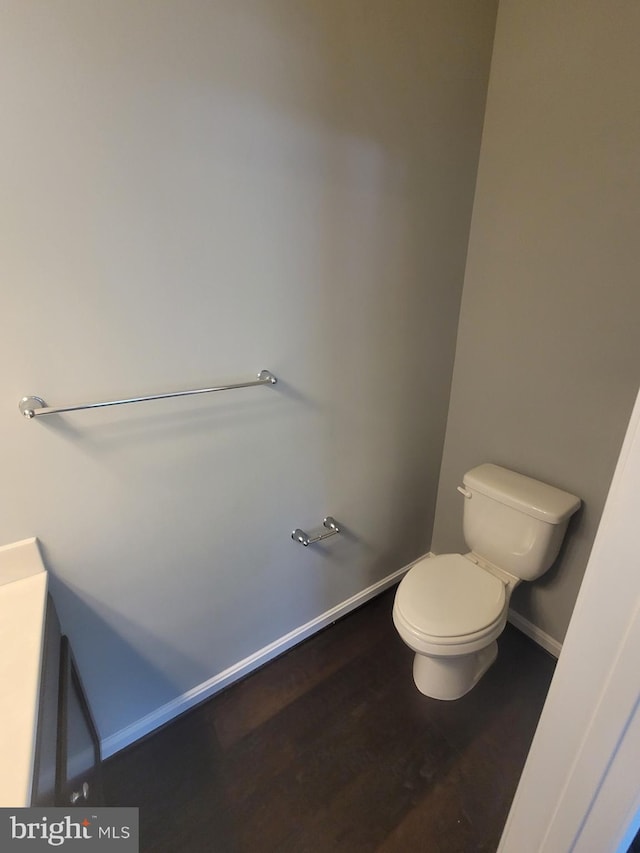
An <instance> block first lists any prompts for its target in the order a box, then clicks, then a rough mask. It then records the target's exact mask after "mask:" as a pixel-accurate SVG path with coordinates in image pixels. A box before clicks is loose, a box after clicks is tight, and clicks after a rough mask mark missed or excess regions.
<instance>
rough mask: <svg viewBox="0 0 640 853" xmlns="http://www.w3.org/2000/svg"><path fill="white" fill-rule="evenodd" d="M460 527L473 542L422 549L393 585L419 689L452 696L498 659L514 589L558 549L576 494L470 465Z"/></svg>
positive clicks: (399, 624) (545, 565)
mask: <svg viewBox="0 0 640 853" xmlns="http://www.w3.org/2000/svg"><path fill="white" fill-rule="evenodd" d="M463 482H464V487H462V486H458V491H459V492H461V493H462V494H463V495H464V498H465V500H464V512H463V532H464V539H465V542H466V543H467V545H468V547H469V548H470V549H471V551H470V552H469V553H468V554H464V555H462V554H443V555H441V556H439V557H425V558H424V559H423V560H420V561H419V562H418V563H416V564H415V565H414V566H413V567H412V568H411V569H409V571H408V572H407V574H406V575H405V576H404V578H403V580H402V582H401V583H400V586H399V587H398V590H397V592H396V597H395V602H394V605H393V621H394V624H395V626H396V628H397V629H398V633H399V634H400V636H401V637H402V639H403V640H404V641H405V643H406V644H407V645H408V646H409V648H411V649H413V651H414V652H415V653H416V655H415V659H414V662H413V679H414V681H415V683H416V687H417V688H418V690H419V691H420V692H421V693H424V694H425V696H431V697H433V698H434V699H459V698H460V697H461V696H464V694H465V693H468V692H469V690H471V688H472V687H473V686H474V685H475V684H476V683H477V681H478V680H479V679H480V678H481V677H482V676H483V675H484V673H485V672H486V671H487V669H488V668H489V667H490V666H491V664H492V663H493V662H494V660H495V659H496V656H497V654H498V644H497V642H496V638H497V637H499V636H500V634H501V633H502V631H503V629H504V626H505V624H506V622H507V612H508V609H509V599H510V597H511V593H512V592H513V590H514V589H515V587H516V586H517V585H518V584H519V583H520V581H521V580H524V581H532V580H535V579H536V578H539V577H540V575H542V574H544V572H546V571H547V569H548V568H550V566H551V565H552V563H553V561H554V560H555V558H556V557H557V555H558V551H559V550H560V545H561V544H562V540H563V538H564V534H565V531H566V529H567V524H568V522H569V518H570V517H571V516H572V515H573V513H574V512H575V511H576V510H577V509H578V507H579V506H580V499H579V498H577V497H575V495H570V494H569V493H568V492H563V491H562V490H560V489H556V488H555V487H553V486H548V485H546V484H545V483H541V482H539V481H538V480H533V479H531V478H530V477H525V476H523V475H522V474H516V473H515V472H514V471H509V470H508V469H507V468H501V467H499V466H498V465H490V464H485V465H479V466H478V467H477V468H473V469H472V470H471V471H469V472H467V473H466V474H465V475H464V478H463Z"/></svg>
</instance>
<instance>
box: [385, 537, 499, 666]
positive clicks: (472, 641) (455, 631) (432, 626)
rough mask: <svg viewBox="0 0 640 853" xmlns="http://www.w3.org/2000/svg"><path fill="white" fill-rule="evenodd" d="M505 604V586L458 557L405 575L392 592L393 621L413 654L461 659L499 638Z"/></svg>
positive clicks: (425, 563) (431, 561) (428, 561)
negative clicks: (393, 600)
mask: <svg viewBox="0 0 640 853" xmlns="http://www.w3.org/2000/svg"><path fill="white" fill-rule="evenodd" d="M506 601H507V596H506V592H505V585H504V583H503V582H502V581H500V580H499V579H498V578H497V577H495V575H492V574H491V573H490V572H488V571H486V570H485V569H483V568H482V567H481V566H479V565H478V564H476V563H473V562H472V561H471V560H469V559H467V558H466V557H463V556H462V554H443V555H441V556H439V557H428V558H425V559H424V560H421V561H420V562H418V563H416V564H415V566H413V567H412V568H411V569H410V570H409V571H408V572H407V574H406V575H405V577H404V578H403V580H402V581H401V583H400V585H399V587H398V590H397V592H396V597H395V603H394V608H393V618H394V621H395V623H396V626H397V627H398V629H399V630H400V629H403V630H402V634H403V635H404V636H405V639H406V640H407V641H408V640H409V638H410V639H411V641H412V642H411V643H410V645H411V646H412V647H414V648H416V650H423V651H425V652H427V653H428V652H432V653H433V652H434V651H435V650H436V648H440V650H441V651H440V653H441V654H445V655H447V654H464V653H465V652H466V651H467V650H470V648H471V647H472V646H473V647H474V648H475V647H479V646H482V645H484V644H485V643H488V642H491V640H492V639H494V638H495V637H497V636H498V635H499V634H500V633H501V632H502V629H503V628H504V625H505V622H506V611H507V608H506V606H505V605H506ZM407 635H408V636H407ZM453 646H455V647H458V646H463V647H464V648H463V649H458V648H455V649H454V648H452V647H453ZM444 647H449V648H444Z"/></svg>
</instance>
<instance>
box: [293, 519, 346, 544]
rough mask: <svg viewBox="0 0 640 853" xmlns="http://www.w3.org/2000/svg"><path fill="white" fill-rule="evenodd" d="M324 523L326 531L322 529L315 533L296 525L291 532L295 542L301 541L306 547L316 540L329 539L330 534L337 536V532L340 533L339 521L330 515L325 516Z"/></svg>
mask: <svg viewBox="0 0 640 853" xmlns="http://www.w3.org/2000/svg"><path fill="white" fill-rule="evenodd" d="M322 525H323V527H324V528H325V530H324V532H323V531H322V530H321V531H320V532H317V533H315V534H311V533H307V532H306V531H304V530H300V528H299V527H296V529H295V530H294V531H293V533H292V534H291V538H292V539H293V541H294V542H299V543H300V544H301V545H304V547H305V548H306V547H307V545H313V544H314V543H315V542H322V540H323V539H328V538H329V537H330V536H335V535H336V533H340V527H339V525H338V522H337V521H336V520H335V518H332V517H331V516H330V515H328V516H327V517H326V518H325V520H324V521H323V522H322Z"/></svg>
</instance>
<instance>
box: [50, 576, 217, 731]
mask: <svg viewBox="0 0 640 853" xmlns="http://www.w3.org/2000/svg"><path fill="white" fill-rule="evenodd" d="M45 562H46V560H45ZM49 580H50V585H49V588H50V592H51V596H52V598H53V600H54V603H55V605H56V609H57V610H58V613H59V615H60V622H61V625H62V633H63V634H67V635H68V636H69V639H70V641H71V646H72V648H73V652H74V655H75V658H76V660H77V662H78V669H79V670H80V677H81V678H82V682H83V684H84V686H85V688H86V690H87V693H88V695H89V697H91V696H100V708H99V711H100V714H99V716H98V720H97V721H96V724H97V726H98V729H99V734H100V737H101V739H102V740H104V739H105V737H108V736H109V735H112V734H114V732H116V731H119V730H120V729H121V728H124V727H125V726H126V725H127V724H128V723H130V722H131V721H132V720H139V719H141V718H142V717H144V716H145V715H146V714H147V713H148V712H149V709H150V708H159V707H161V706H162V705H164V704H165V703H167V702H169V701H171V700H172V699H174V698H175V697H176V695H179V694H180V693H182V692H183V690H184V683H183V684H176V683H175V682H173V681H171V680H170V679H168V678H167V675H166V673H167V672H171V671H173V672H180V673H183V675H184V679H185V681H186V682H187V683H189V684H198V683H199V682H201V681H203V680H204V676H203V671H202V668H201V667H198V666H197V665H196V664H195V663H194V662H193V661H192V660H190V659H189V657H188V656H185V655H182V654H181V653H180V651H179V649H178V648H177V647H176V645H175V643H170V644H169V643H166V642H164V641H163V640H162V639H161V637H160V636H159V634H158V633H155V632H153V631H150V630H148V629H147V628H145V627H144V624H143V619H142V618H141V619H140V621H139V622H133V621H131V620H130V619H126V618H124V617H123V616H122V614H121V613H120V612H119V611H117V610H115V609H113V608H108V607H106V606H105V605H104V604H103V603H102V602H100V601H98V600H97V599H95V598H93V597H91V596H89V595H87V594H86V593H84V592H82V593H80V592H79V591H78V590H74V589H72V588H71V587H70V586H69V585H68V584H66V583H65V582H64V581H63V580H61V579H60V578H59V577H57V576H56V575H55V574H52V573H50V574H49ZM128 595H129V593H128V592H127V596H128ZM144 610H145V602H144V596H143V595H141V596H140V613H141V617H142V614H143V613H144ZM86 636H90V637H91V647H90V648H88V646H87V644H86V642H84V638H85V637H86ZM114 665H116V666H117V671H114V670H113V667H114ZM207 675H209V673H207ZM105 685H118V687H117V688H116V689H109V687H106V688H105ZM140 685H144V688H143V689H142V690H140ZM124 697H126V700H125V698H124ZM136 701H139V705H136ZM92 710H94V716H95V709H92ZM104 719H108V720H109V721H110V722H111V723H112V726H113V730H112V731H107V732H105V731H102V730H100V724H99V720H104Z"/></svg>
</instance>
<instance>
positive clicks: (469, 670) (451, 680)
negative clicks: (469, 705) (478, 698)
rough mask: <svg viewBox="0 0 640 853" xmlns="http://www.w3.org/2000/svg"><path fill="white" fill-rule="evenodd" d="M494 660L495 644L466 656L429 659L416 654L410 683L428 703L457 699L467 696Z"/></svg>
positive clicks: (496, 650)
mask: <svg viewBox="0 0 640 853" xmlns="http://www.w3.org/2000/svg"><path fill="white" fill-rule="evenodd" d="M497 656H498V643H497V642H496V641H495V640H493V642H491V643H489V645H488V646H485V647H484V648H483V649H480V650H479V651H477V652H471V653H470V654H466V655H457V656H453V655H452V656H448V657H445V656H443V657H431V656H430V655H423V654H416V656H415V658H414V660H413V680H414V681H415V684H416V687H417V688H418V690H419V691H420V692H421V693H423V694H424V695H425V696H430V697H431V698H432V699H449V700H450V699H460V698H461V697H462V696H464V695H465V693H468V692H469V691H470V690H471V688H472V687H474V686H475V685H476V684H477V683H478V681H479V680H480V679H481V678H482V676H483V675H484V674H485V672H486V671H487V670H488V669H489V667H490V666H491V664H492V663H493V662H494V661H495V659H496V657H497Z"/></svg>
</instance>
